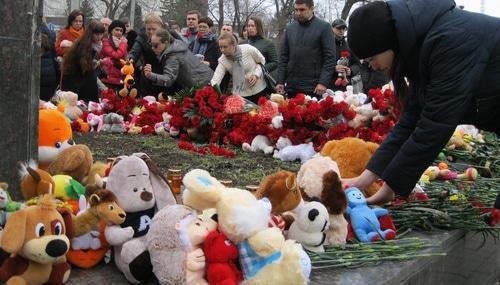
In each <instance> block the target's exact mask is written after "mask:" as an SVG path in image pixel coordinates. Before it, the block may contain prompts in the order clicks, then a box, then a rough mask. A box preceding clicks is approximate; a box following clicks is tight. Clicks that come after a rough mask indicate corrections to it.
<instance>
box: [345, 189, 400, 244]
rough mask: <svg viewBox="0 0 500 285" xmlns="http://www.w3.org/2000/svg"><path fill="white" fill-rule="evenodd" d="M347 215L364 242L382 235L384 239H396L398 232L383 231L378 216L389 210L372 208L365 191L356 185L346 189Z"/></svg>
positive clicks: (377, 238) (358, 236) (385, 213)
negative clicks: (369, 205) (368, 203)
mask: <svg viewBox="0 0 500 285" xmlns="http://www.w3.org/2000/svg"><path fill="white" fill-rule="evenodd" d="M345 193H346V196H347V201H348V202H349V206H348V207H347V215H348V216H349V218H350V219H351V225H352V228H353V230H354V233H356V237H357V238H358V239H359V240H360V241H362V242H369V241H376V240H379V239H380V238H381V237H382V239H384V240H388V239H394V238H395V237H396V233H395V232H394V231H393V230H392V229H388V230H384V231H382V230H381V229H380V222H379V220H378V217H381V216H385V215H387V214H388V213H389V212H388V211H387V210H386V209H382V208H374V209H372V208H370V207H368V205H367V203H366V198H365V196H364V195H363V193H362V192H361V191H360V190H359V189H358V188H355V187H350V188H348V189H347V190H346V191H345Z"/></svg>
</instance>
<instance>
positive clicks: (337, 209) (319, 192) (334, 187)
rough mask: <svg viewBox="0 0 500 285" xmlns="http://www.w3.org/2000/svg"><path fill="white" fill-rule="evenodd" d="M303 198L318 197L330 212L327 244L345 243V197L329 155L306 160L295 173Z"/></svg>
mask: <svg viewBox="0 0 500 285" xmlns="http://www.w3.org/2000/svg"><path fill="white" fill-rule="evenodd" d="M297 181H298V184H299V187H300V188H301V189H302V191H303V197H304V199H305V200H309V199H311V198H314V197H318V198H319V199H320V200H321V201H322V203H323V204H324V205H325V207H326V209H327V210H328V213H329V214H330V226H329V228H328V230H327V232H326V237H327V243H328V244H334V245H339V244H345V243H346V237H347V229H348V224H347V220H346V219H345V218H344V212H345V209H346V208H347V198H346V196H345V194H344V188H343V187H342V182H341V181H340V175H339V168H338V166H337V163H336V162H335V161H333V160H332V159H331V158H329V157H324V156H323V157H314V158H311V159H310V160H308V161H306V163H304V164H303V165H302V166H301V167H300V170H299V172H298V174H297Z"/></svg>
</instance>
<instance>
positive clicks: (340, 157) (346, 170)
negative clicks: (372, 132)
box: [321, 137, 380, 207]
mask: <svg viewBox="0 0 500 285" xmlns="http://www.w3.org/2000/svg"><path fill="white" fill-rule="evenodd" d="M377 148H378V144H376V143H372V142H365V141H363V140H361V139H358V138H351V137H349V138H344V139H341V140H331V141H329V142H327V143H326V144H325V146H323V149H322V150H321V155H323V156H328V157H330V158H331V159H332V160H333V161H335V162H336V163H337V164H338V167H339V171H340V177H342V178H353V177H357V176H359V175H361V173H363V171H364V170H365V168H366V165H367V164H368V161H369V160H370V158H371V157H372V155H373V154H374V153H375V151H376V150H377ZM379 189H380V186H379V185H377V184H376V183H373V184H372V185H370V186H368V187H367V188H366V189H364V193H365V195H366V196H367V197H370V196H372V195H373V194H375V193H376V192H377V191H378V190H379ZM327 207H328V206H327Z"/></svg>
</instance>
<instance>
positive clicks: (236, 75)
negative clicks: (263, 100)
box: [210, 33, 266, 103]
mask: <svg viewBox="0 0 500 285" xmlns="http://www.w3.org/2000/svg"><path fill="white" fill-rule="evenodd" d="M219 48H220V51H221V53H222V56H221V57H219V64H218V65H217V68H216V69H215V73H214V76H213V77H212V80H211V81H210V83H211V84H212V85H218V84H220V83H221V81H222V79H223V78H224V75H226V72H229V73H230V74H231V75H232V83H233V88H232V93H233V94H235V95H240V96H242V97H244V98H246V99H248V100H250V101H252V102H254V103H257V101H258V100H259V98H260V97H261V96H265V95H266V94H265V90H266V81H265V80H264V75H263V73H262V68H261V66H260V65H259V64H265V63H266V59H265V58H264V56H263V55H262V54H261V53H260V52H259V50H258V49H256V48H255V47H253V46H251V45H247V44H243V45H238V43H237V42H236V39H235V38H234V37H233V36H232V35H230V34H225V33H224V34H222V35H221V36H220V37H219Z"/></svg>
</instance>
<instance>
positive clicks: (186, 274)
mask: <svg viewBox="0 0 500 285" xmlns="http://www.w3.org/2000/svg"><path fill="white" fill-rule="evenodd" d="M216 228H217V222H215V221H214V220H212V219H210V218H209V219H206V220H202V219H201V218H198V216H197V214H196V211H194V210H193V209H191V208H189V207H186V206H182V205H169V206H166V207H164V208H163V209H161V210H160V211H159V212H158V213H157V214H156V215H155V217H154V218H153V221H152V223H151V229H150V230H149V233H148V235H147V236H148V251H149V253H150V255H151V263H152V264H153V272H154V274H155V276H156V278H158V281H159V282H160V284H162V285H167V284H179V285H183V284H193V285H194V284H207V282H206V280H205V279H204V276H205V271H206V270H205V255H204V253H203V249H202V244H203V241H204V240H205V238H206V237H207V235H208V234H209V233H210V232H211V231H213V230H215V229H216Z"/></svg>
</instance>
